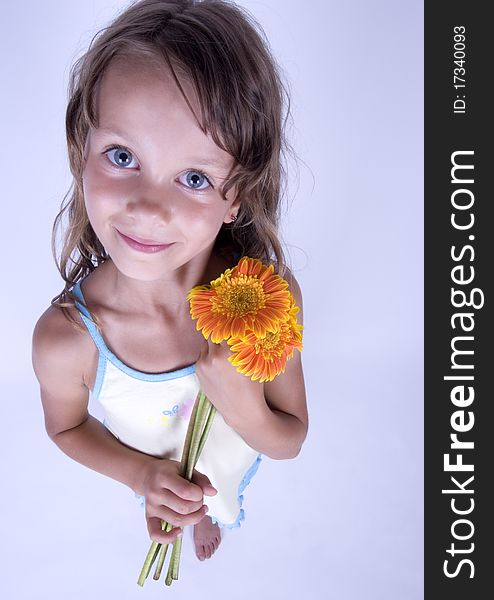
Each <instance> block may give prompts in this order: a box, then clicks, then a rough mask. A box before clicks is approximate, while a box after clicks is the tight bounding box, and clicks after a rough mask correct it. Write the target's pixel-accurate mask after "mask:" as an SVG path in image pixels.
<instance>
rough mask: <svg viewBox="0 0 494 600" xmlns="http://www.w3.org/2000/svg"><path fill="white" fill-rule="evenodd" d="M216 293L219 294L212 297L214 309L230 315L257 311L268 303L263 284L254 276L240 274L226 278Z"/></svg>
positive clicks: (241, 315) (236, 315) (235, 315)
mask: <svg viewBox="0 0 494 600" xmlns="http://www.w3.org/2000/svg"><path fill="white" fill-rule="evenodd" d="M216 293H217V296H216V297H213V298H211V302H212V304H213V310H215V312H218V313H220V314H222V315H226V316H228V317H243V316H244V315H247V314H249V313H256V312H257V311H258V310H260V309H261V308H264V306H265V305H266V295H265V293H264V290H263V285H262V283H261V282H260V281H259V280H258V279H256V278H255V277H252V276H246V275H239V276H238V277H236V278H235V279H224V280H223V281H222V282H221V285H220V286H219V287H218V288H217V289H216Z"/></svg>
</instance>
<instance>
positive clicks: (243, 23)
mask: <svg viewBox="0 0 494 600" xmlns="http://www.w3.org/2000/svg"><path fill="white" fill-rule="evenodd" d="M121 55H133V56H143V57H146V58H147V59H149V60H150V61H158V63H160V64H163V61H165V63H166V64H167V65H168V67H169V68H170V70H171V72H172V74H173V77H174V79H175V81H176V83H177V85H178V87H179V89H180V90H181V92H182V94H183V96H184V99H185V101H186V102H187V103H188V104H189V107H191V105H190V103H189V100H188V99H187V97H186V95H185V92H184V91H183V89H182V86H181V84H180V79H182V80H183V78H187V79H188V80H189V81H190V82H191V83H192V84H193V86H194V90H195V93H196V94H197V98H198V99H199V104H200V107H201V113H202V114H201V115H200V118H198V117H197V115H196V118H198V124H199V126H200V127H201V129H202V131H203V132H204V133H206V134H208V133H209V134H210V135H211V137H212V138H213V140H214V141H215V143H216V144H217V145H218V146H219V147H220V148H222V149H223V150H225V151H226V152H228V153H229V154H230V155H231V156H233V158H234V164H233V167H232V170H231V171H230V173H229V175H228V177H227V178H226V182H225V184H224V185H223V188H222V190H221V193H222V196H223V198H225V197H226V194H227V192H228V190H229V189H231V188H232V187H233V186H234V185H236V186H237V188H236V190H237V194H238V196H239V197H240V198H241V199H242V204H241V207H240V211H239V213H238V219H237V221H236V222H235V223H232V224H229V225H226V226H225V225H223V227H222V228H221V230H220V232H219V233H218V236H217V239H216V242H215V249H216V250H217V251H222V249H225V248H229V249H230V250H231V251H232V252H233V253H236V254H237V255H239V256H243V255H246V256H250V257H253V258H258V259H260V260H262V261H263V262H265V263H270V262H273V263H274V264H275V268H276V271H277V272H278V273H279V274H280V275H281V276H283V275H284V273H285V269H286V262H285V255H284V252H283V248H282V244H281V242H280V237H279V232H278V225H279V217H280V201H281V199H282V198H283V196H284V193H285V191H286V179H287V172H286V167H285V165H284V159H285V158H286V156H287V155H288V153H292V152H293V151H292V148H291V146H290V145H289V143H288V141H287V139H286V134H285V128H286V123H287V120H288V117H289V116H290V97H289V94H288V91H287V86H286V85H285V83H284V82H283V80H282V77H281V71H280V67H279V66H278V64H277V63H276V61H275V59H274V58H273V56H272V54H271V52H270V49H269V43H268V41H267V39H266V36H265V33H264V31H263V30H262V28H261V27H260V25H259V24H258V23H257V22H256V21H255V20H254V19H253V17H252V16H251V15H250V14H249V13H248V12H247V11H246V10H245V9H243V8H241V7H239V6H237V5H235V4H234V3H233V2H230V1H228V0H202V1H196V0H171V1H162V0H140V1H138V2H134V3H132V4H131V5H130V6H129V7H128V8H127V9H126V10H124V11H123V12H122V13H121V14H120V15H119V16H118V17H117V18H116V19H115V20H114V21H113V22H112V23H111V24H110V25H109V26H108V27H106V28H104V29H102V30H101V31H100V32H98V33H97V34H96V36H95V37H94V38H93V40H92V42H91V44H90V46H89V49H88V50H87V52H86V53H85V54H84V55H83V56H81V57H80V58H79V59H78V60H77V61H76V62H75V63H74V65H73V67H72V69H71V72H70V78H69V101H68V106H67V112H66V134H67V146H68V154H69V163H70V170H71V173H72V175H73V182H72V185H71V188H70V190H69V191H68V193H67V195H66V196H65V198H64V200H63V202H62V206H61V209H60V212H59V213H58V214H57V216H56V218H55V222H54V225H53V233H52V252H53V255H54V258H55V262H56V263H57V267H58V269H59V271H60V274H61V276H62V278H63V279H64V280H65V288H64V290H63V291H62V292H61V293H60V294H59V295H58V296H56V297H55V298H53V300H52V304H54V305H57V306H59V307H60V308H61V309H62V310H63V312H64V313H65V315H66V316H67V318H69V320H70V321H72V322H73V323H74V321H73V319H72V318H71V316H70V313H69V312H68V311H67V310H65V309H66V307H69V306H74V295H73V293H72V291H71V288H72V286H73V284H74V283H76V282H77V281H79V280H81V279H83V278H84V277H85V276H86V275H87V274H88V273H90V272H91V271H93V270H94V269H95V268H97V266H98V265H100V264H101V263H102V262H104V261H105V260H106V259H107V258H108V255H107V253H106V251H105V249H104V248H103V246H102V244H101V243H100V241H99V240H98V238H97V237H96V234H95V233H94V231H93V228H92V227H91V224H90V222H89V219H88V216H87V213H86V209H85V206H84V196H83V189H82V175H83V170H84V148H85V143H86V138H87V135H88V130H89V127H97V126H98V115H97V114H96V108H95V96H96V93H95V92H96V91H97V88H98V85H99V84H100V82H101V79H102V77H103V74H104V73H105V70H106V69H107V67H108V65H109V64H110V62H111V60H112V59H113V58H114V57H116V56H121ZM191 110H192V107H191ZM192 112H193V111H192ZM66 200H68V201H67V202H66V204H65V205H64V202H65V201H66ZM65 213H67V217H68V223H67V227H66V230H65V233H64V234H63V240H62V249H61V253H60V257H59V258H58V257H57V256H56V234H57V230H58V229H59V228H61V227H62V220H63V217H64V216H65ZM95 321H96V323H97V320H96V319H95ZM74 324H75V323H74Z"/></svg>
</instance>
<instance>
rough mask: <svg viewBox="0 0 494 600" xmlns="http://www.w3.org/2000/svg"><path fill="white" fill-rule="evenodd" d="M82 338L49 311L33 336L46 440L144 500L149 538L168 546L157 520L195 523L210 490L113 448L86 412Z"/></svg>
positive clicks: (198, 479) (161, 463)
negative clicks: (141, 496)
mask: <svg viewBox="0 0 494 600" xmlns="http://www.w3.org/2000/svg"><path fill="white" fill-rule="evenodd" d="M85 343H86V340H85V339H84V336H83V334H82V333H80V332H78V331H77V330H76V329H75V328H73V327H72V326H71V325H70V324H68V321H66V319H65V317H64V316H63V314H62V313H61V311H59V310H58V309H56V308H54V307H50V308H49V309H48V310H47V311H46V312H45V313H43V315H42V316H41V317H40V319H39V320H38V322H37V323H36V327H35V329H34V332H33V346H32V359H33V367H34V371H35V374H36V377H37V378H38V381H39V383H40V393H41V401H42V404H43V411H44V415H45V427H46V431H47V433H48V435H49V437H50V438H51V439H52V440H53V441H54V442H55V444H57V446H58V447H59V448H60V449H61V450H62V451H63V452H64V453H65V454H67V455H68V456H70V457H71V458H73V459H74V460H76V461H77V462H79V463H81V464H83V465H85V466H87V467H89V468H90V469H93V470H94V471H97V472H99V473H102V474H103V475H107V476H109V477H111V478H112V479H115V480H117V481H120V482H121V483H124V484H125V485H127V486H129V487H130V488H131V489H133V490H134V491H135V492H137V493H138V494H141V495H143V496H145V498H146V520H147V525H148V531H149V535H150V537H152V539H154V540H155V541H158V542H161V543H169V542H170V541H173V539H174V538H175V537H176V536H177V535H178V533H180V531H179V529H177V528H175V529H172V531H170V532H169V533H165V532H163V531H162V530H161V519H163V520H165V521H168V522H169V523H172V524H173V525H176V526H184V525H191V524H195V523H197V522H199V521H200V520H201V519H202V517H203V516H204V514H205V507H204V506H203V493H205V494H207V495H209V496H211V495H214V494H215V493H216V490H214V488H213V487H212V486H211V483H210V481H209V479H208V478H207V477H206V476H205V475H202V474H201V473H198V472H197V471H196V472H195V474H194V478H193V483H192V482H188V481H187V480H186V479H184V478H182V477H181V476H180V475H179V468H180V464H179V463H178V462H177V461H174V460H167V459H160V458H155V457H153V456H149V455H147V454H144V453H141V452H138V451H137V450H133V449H132V448H129V447H128V446H125V445H124V444H122V443H121V442H119V441H118V440H117V439H116V438H115V437H114V436H113V434H112V433H111V432H109V431H108V430H107V429H106V427H105V426H104V425H103V424H101V423H100V422H99V421H98V420H97V419H95V418H94V417H93V416H91V415H90V414H89V412H88V410H87V409H88V397H89V392H88V389H87V387H86V386H85V384H84V378H83V368H82V367H81V363H83V356H84V344H85Z"/></svg>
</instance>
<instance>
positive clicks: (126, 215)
mask: <svg viewBox="0 0 494 600" xmlns="http://www.w3.org/2000/svg"><path fill="white" fill-rule="evenodd" d="M182 85H183V87H184V90H185V92H186V94H187V97H188V98H189V101H190V102H191V104H192V106H193V107H194V111H195V112H196V114H197V115H200V109H199V104H198V103H197V101H196V99H195V96H194V94H193V91H192V87H191V86H190V85H188V84H187V83H186V82H183V83H182ZM96 101H97V111H98V115H99V127H98V128H97V129H94V128H92V129H90V131H89V134H88V138H87V142H86V150H85V166H84V172H83V189H84V198H85V204H86V210H87V213H88V217H89V220H90V223H91V225H92V227H93V229H94V231H95V233H96V235H97V236H98V239H99V240H100V242H101V243H102V244H103V246H104V248H105V250H106V251H107V253H108V254H109V255H110V256H111V258H112V260H113V262H114V264H115V265H116V267H117V268H118V269H119V271H121V272H122V273H124V274H125V275H127V276H129V277H133V278H135V279H140V280H147V281H151V280H155V279H160V278H161V277H164V276H166V275H167V274H171V273H172V272H173V271H176V270H177V269H179V268H180V267H182V266H184V265H187V264H189V263H190V264H191V266H193V263H194V262H195V263H196V264H197V265H199V266H200V265H203V264H204V261H205V260H207V258H208V257H209V253H210V251H211V249H212V247H213V244H214V240H215V238H216V235H217V234H218V231H219V230H220V228H221V225H222V223H229V222H230V221H231V218H232V215H234V214H236V213H237V211H238V207H239V202H238V201H235V202H234V199H233V198H234V196H233V193H234V191H235V190H234V189H232V190H230V192H229V194H232V196H231V197H230V198H229V199H228V201H225V200H223V198H222V197H221V195H220V193H219V186H220V184H222V183H223V181H224V180H225V178H226V175H227V174H228V172H229V170H230V168H231V166H232V165H233V158H232V157H231V156H230V155H229V154H228V153H227V152H225V151H224V150H222V149H220V148H219V147H218V146H216V144H215V143H214V142H213V140H212V138H211V137H210V136H206V135H205V134H204V133H203V132H202V131H201V129H200V128H199V126H198V124H197V123H196V120H195V118H194V116H193V114H192V113H191V111H190V109H189V107H188V106H187V104H186V102H185V100H184V98H183V96H182V95H181V93H180V91H179V89H178V88H177V87H176V84H175V82H174V80H173V78H172V75H171V74H170V73H168V72H167V71H166V70H165V69H163V70H160V71H158V70H156V69H153V68H151V67H149V66H148V65H146V63H144V62H143V61H142V60H140V61H139V60H135V59H129V58H125V59H123V57H119V58H118V59H117V60H115V61H114V62H112V64H111V65H110V66H109V68H108V69H107V71H106V73H105V75H104V77H103V80H102V82H101V85H100V88H99V92H98V95H97V98H96ZM119 232H120V233H122V234H124V235H126V236H128V237H133V238H134V239H135V238H139V239H140V240H144V241H145V242H146V243H149V241H153V242H156V243H158V244H171V246H169V247H168V248H166V249H165V250H164V251H161V252H156V253H143V252H140V251H139V250H135V249H134V248H132V247H131V246H129V245H128V243H127V242H126V241H125V240H124V239H123V238H122V236H121V235H120V233H119Z"/></svg>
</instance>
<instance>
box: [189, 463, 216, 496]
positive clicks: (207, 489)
mask: <svg viewBox="0 0 494 600" xmlns="http://www.w3.org/2000/svg"><path fill="white" fill-rule="evenodd" d="M192 481H193V482H194V483H197V485H198V486H199V487H200V488H201V490H202V491H203V493H204V494H205V495H206V496H214V495H215V494H217V493H218V490H217V489H216V488H215V487H214V486H213V485H212V483H211V481H210V480H209V477H207V476H206V475H204V473H200V472H199V471H196V470H195V469H194V472H193V473H192Z"/></svg>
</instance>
